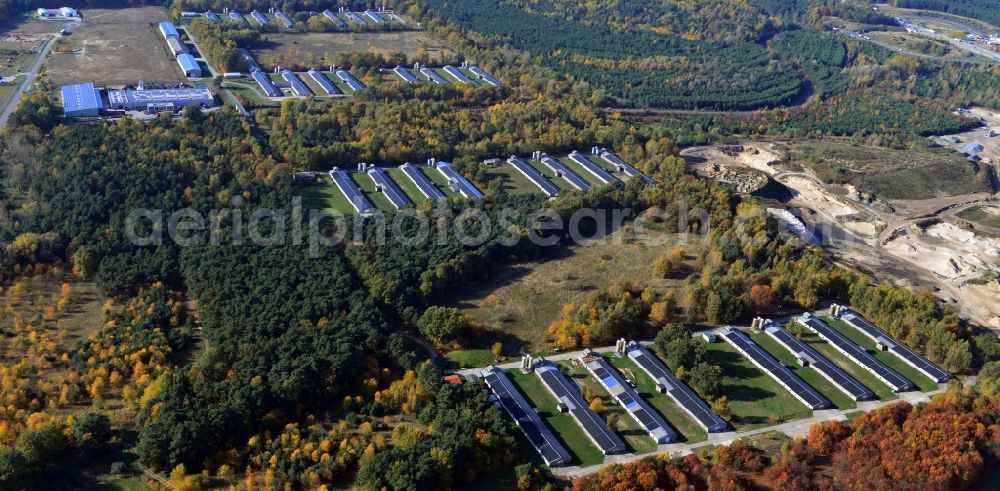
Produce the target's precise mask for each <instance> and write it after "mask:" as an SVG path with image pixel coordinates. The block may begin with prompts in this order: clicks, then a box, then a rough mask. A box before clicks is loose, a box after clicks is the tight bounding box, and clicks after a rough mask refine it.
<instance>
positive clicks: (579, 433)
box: [507, 370, 604, 467]
mask: <svg viewBox="0 0 1000 491" xmlns="http://www.w3.org/2000/svg"><path fill="white" fill-rule="evenodd" d="M507 374H508V375H510V378H511V380H513V381H514V383H515V384H517V386H518V388H520V389H521V393H522V394H524V396H525V397H527V398H528V400H529V401H530V402H531V404H532V405H533V406H535V407H536V408H538V410H539V411H538V415H539V416H541V417H542V419H543V420H544V421H545V424H547V425H548V426H549V428H551V429H552V430H553V433H555V435H556V438H558V439H559V441H560V442H561V443H562V444H563V446H564V447H566V450H569V452H570V453H571V454H573V460H574V463H576V464H579V465H581V466H584V467H586V466H590V465H594V464H600V463H601V462H604V454H603V453H601V451H600V449H598V448H597V447H596V446H594V444H593V443H592V442H591V441H590V438H589V437H587V434H586V433H584V431H583V428H580V425H579V424H577V422H576V420H575V419H573V417H572V416H570V415H569V414H568V413H561V412H559V410H558V409H556V400H555V398H553V397H552V394H551V393H550V392H549V390H548V389H546V388H545V385H543V384H542V381H541V379H539V378H538V375H535V374H534V373H527V374H525V373H521V371H520V370H508V371H507Z"/></svg>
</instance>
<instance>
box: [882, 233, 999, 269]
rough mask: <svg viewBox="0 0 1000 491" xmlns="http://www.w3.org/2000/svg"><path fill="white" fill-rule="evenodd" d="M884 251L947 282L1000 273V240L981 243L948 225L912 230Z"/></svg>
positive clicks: (982, 241)
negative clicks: (912, 263) (916, 265)
mask: <svg viewBox="0 0 1000 491" xmlns="http://www.w3.org/2000/svg"><path fill="white" fill-rule="evenodd" d="M885 249H886V250H887V251H889V252H890V253H892V254H894V255H897V256H899V257H901V258H904V259H908V260H909V261H911V262H914V263H916V264H918V265H919V266H920V267H922V268H924V269H927V270H929V271H931V272H933V273H934V274H936V275H938V276H940V277H942V278H946V279H949V280H958V279H965V280H974V279H978V278H980V277H982V276H983V275H984V274H987V273H990V272H994V273H995V272H997V271H1000V240H998V239H984V238H982V237H979V236H977V235H976V234H974V233H973V232H970V231H967V230H962V229H960V228H958V227H956V226H955V225H952V224H950V223H938V224H935V225H932V226H931V227H928V228H927V229H926V230H925V231H923V232H922V233H921V232H920V230H919V229H916V228H914V227H911V228H910V229H909V230H908V232H907V233H906V234H900V235H899V237H897V238H895V239H893V240H891V241H889V242H888V243H887V244H886V246H885Z"/></svg>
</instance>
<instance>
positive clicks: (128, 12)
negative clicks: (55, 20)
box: [43, 7, 186, 85]
mask: <svg viewBox="0 0 1000 491" xmlns="http://www.w3.org/2000/svg"><path fill="white" fill-rule="evenodd" d="M166 18H167V11H166V10H165V9H163V8H160V7H137V8H128V9H92V10H86V11H85V12H84V21H83V23H82V24H80V25H79V26H78V27H75V28H73V33H72V34H71V35H69V36H67V37H65V38H62V39H60V41H59V44H58V45H57V46H56V48H55V49H53V53H52V55H50V57H49V60H48V61H47V62H46V63H45V67H44V68H43V72H44V75H45V77H46V78H48V80H49V81H51V82H52V83H53V84H55V85H62V84H67V83H74V82H94V83H96V84H98V85H125V84H134V83H136V82H138V81H139V80H143V81H146V82H149V83H177V82H183V81H185V80H186V78H185V77H184V76H183V74H181V72H180V68H179V67H178V66H177V63H176V62H175V61H174V57H173V56H172V55H171V54H170V52H169V51H168V50H167V47H166V44H165V43H164V42H163V39H162V38H161V37H160V35H159V33H158V31H157V30H156V24H157V23H159V22H160V21H162V20H164V19H166ZM60 51H61V52H60Z"/></svg>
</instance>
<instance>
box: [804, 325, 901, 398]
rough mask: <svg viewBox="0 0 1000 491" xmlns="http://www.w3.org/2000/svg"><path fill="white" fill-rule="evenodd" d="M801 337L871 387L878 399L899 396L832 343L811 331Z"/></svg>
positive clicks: (849, 373)
mask: <svg viewBox="0 0 1000 491" xmlns="http://www.w3.org/2000/svg"><path fill="white" fill-rule="evenodd" d="M801 339H802V340H803V341H805V342H806V344H808V345H809V346H812V347H813V349H815V350H816V351H819V354H821V355H823V356H825V357H826V358H827V359H828V360H830V361H831V362H833V364H834V365H837V366H838V367H840V368H843V369H844V371H845V372H847V374H848V375H850V376H852V377H854V378H855V379H857V381H858V382H861V384H862V385H864V386H865V387H868V388H869V389H871V390H872V392H874V393H875V395H876V396H877V397H878V398H879V399H881V400H883V401H888V400H892V399H896V398H898V397H899V396H897V395H896V393H895V392H893V391H892V389H891V388H889V386H888V385H885V382H882V381H881V380H879V379H878V378H876V377H875V375H874V374H873V373H872V372H869V371H868V370H867V369H865V368H864V367H862V366H861V365H858V364H857V363H854V362H853V361H851V359H850V358H848V357H847V356H845V355H844V354H843V353H841V352H839V351H837V349H836V348H834V347H833V345H831V344H830V343H827V342H826V341H823V340H822V339H821V338H820V337H819V336H817V335H816V334H814V333H813V332H812V331H807V332H806V333H805V334H804V335H803V336H802V338H801Z"/></svg>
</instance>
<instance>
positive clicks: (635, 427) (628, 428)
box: [560, 362, 656, 454]
mask: <svg viewBox="0 0 1000 491" xmlns="http://www.w3.org/2000/svg"><path fill="white" fill-rule="evenodd" d="M560 364H561V366H563V367H566V369H567V370H566V372H567V373H568V374H569V376H570V377H572V378H573V379H574V380H576V382H577V384H578V385H580V386H581V387H583V386H586V387H589V388H590V391H591V393H592V394H594V396H596V397H600V398H601V399H602V400H603V401H604V410H602V411H599V412H598V414H600V415H601V417H603V418H604V419H605V420H606V419H607V418H608V416H609V415H611V414H616V415H618V426H617V427H616V428H612V429H613V430H615V432H616V433H618V435H619V436H621V437H622V440H624V441H625V445H626V446H627V447H628V448H629V452H631V453H640V454H641V453H647V452H652V451H653V450H656V442H654V441H653V439H652V438H651V437H650V436H649V434H648V433H646V430H644V429H642V427H641V426H639V423H637V422H636V421H635V420H634V419H632V415H631V414H629V413H628V411H626V410H625V408H623V407H622V406H621V404H618V401H616V400H615V399H614V398H613V397H611V394H608V391H607V390H605V389H604V386H602V385H601V384H600V382H598V381H597V380H595V379H594V377H593V376H591V375H590V372H588V371H587V369H586V368H583V367H582V366H573V365H572V364H570V363H569V362H560Z"/></svg>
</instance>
